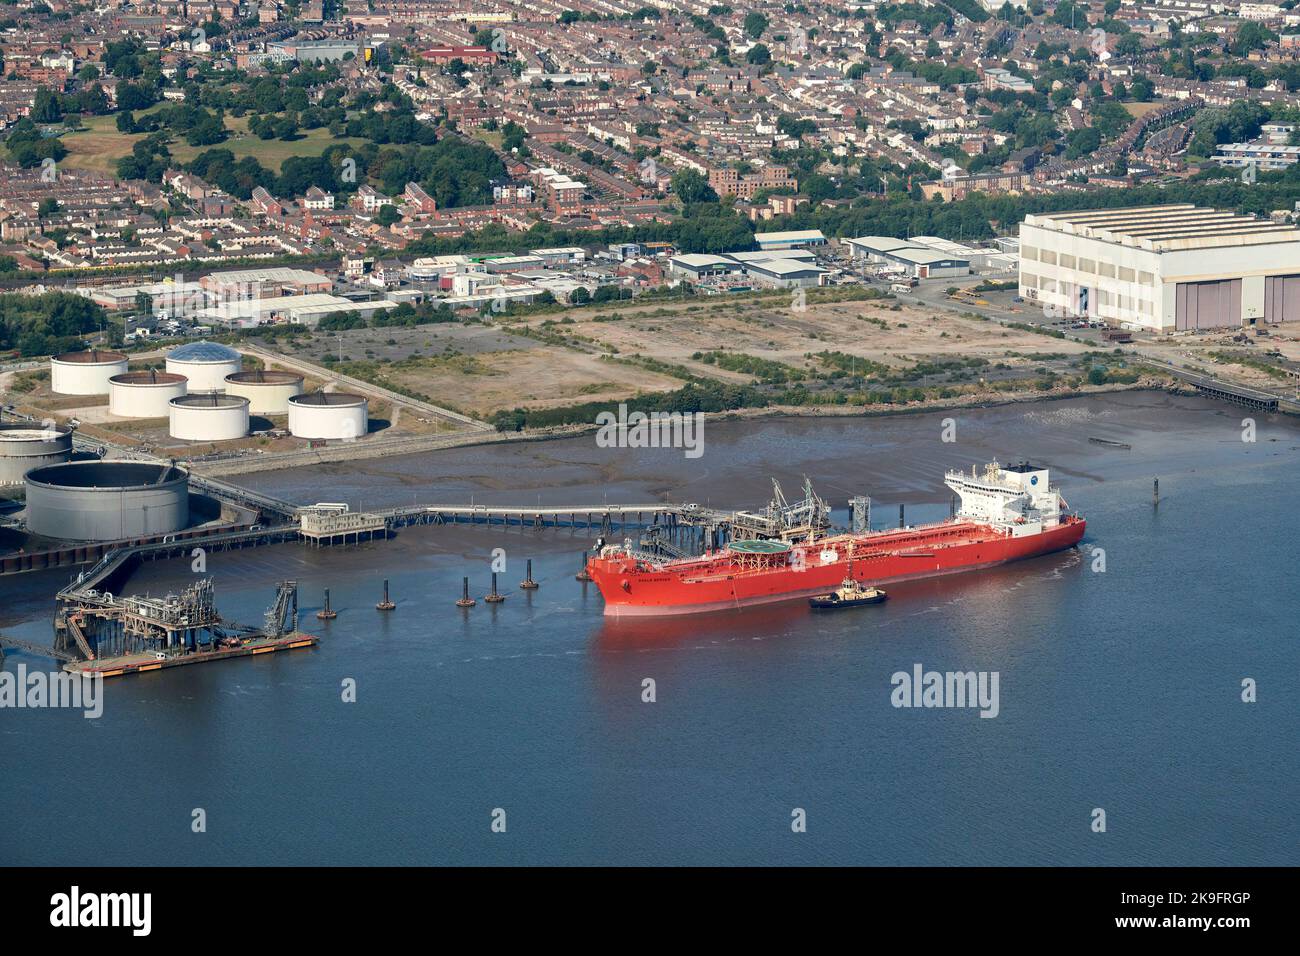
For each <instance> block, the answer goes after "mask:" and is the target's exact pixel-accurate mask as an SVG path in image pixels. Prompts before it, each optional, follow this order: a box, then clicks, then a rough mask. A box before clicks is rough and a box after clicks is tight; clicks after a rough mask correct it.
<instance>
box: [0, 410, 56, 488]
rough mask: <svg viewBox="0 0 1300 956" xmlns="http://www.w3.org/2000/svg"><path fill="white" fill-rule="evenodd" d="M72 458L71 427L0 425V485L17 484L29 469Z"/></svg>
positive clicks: (20, 424) (20, 482)
mask: <svg viewBox="0 0 1300 956" xmlns="http://www.w3.org/2000/svg"><path fill="white" fill-rule="evenodd" d="M71 457H72V429H70V428H64V427H63V426H61V425H37V424H31V425H26V424H22V423H14V422H10V423H7V424H3V425H0V485H21V484H22V483H23V475H25V474H27V472H29V471H31V470H32V469H33V468H41V467H43V466H45V465H57V464H59V463H60V462H64V461H67V460H68V459H69V458H71Z"/></svg>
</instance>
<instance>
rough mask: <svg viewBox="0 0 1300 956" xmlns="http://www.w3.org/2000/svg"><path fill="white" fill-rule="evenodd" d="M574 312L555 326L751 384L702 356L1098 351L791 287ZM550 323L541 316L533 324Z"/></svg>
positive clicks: (789, 360)
mask: <svg viewBox="0 0 1300 956" xmlns="http://www.w3.org/2000/svg"><path fill="white" fill-rule="evenodd" d="M895 307H897V308H898V311H894V308H895ZM565 317H566V318H568V319H572V320H573V325H571V326H570V325H568V324H565V325H563V326H560V327H553V328H555V329H556V330H557V331H561V332H564V333H572V334H576V335H579V336H583V337H585V338H589V339H592V340H594V341H595V343H597V345H598V347H599V348H600V349H601V350H603V351H608V352H612V353H615V354H618V355H623V356H627V355H641V356H645V357H650V358H654V359H658V360H660V361H663V362H668V363H671V364H675V365H682V366H684V367H686V368H688V369H689V370H690V371H691V372H692V373H694V374H697V375H701V376H705V377H712V378H717V379H719V380H723V381H730V382H747V381H749V380H751V379H752V376H751V375H747V374H744V373H740V372H731V371H726V370H723V369H720V368H718V367H717V366H716V365H713V364H707V363H705V362H703V361H700V360H698V359H696V358H694V357H693V356H695V355H696V354H697V353H707V352H711V351H719V350H721V351H734V352H740V353H744V354H747V355H754V356H758V357H759V358H762V359H766V360H769V361H774V362H780V363H782V364H785V365H789V366H792V367H795V368H803V369H811V368H815V367H816V366H817V365H818V363H817V362H816V361H815V360H812V359H809V358H808V357H807V356H808V355H810V354H815V353H818V352H823V351H831V352H835V351H838V352H843V353H845V354H848V355H855V356H858V357H859V358H863V359H867V360H869V361H873V362H880V363H883V364H885V365H889V366H892V367H895V368H899V369H905V368H908V367H911V366H912V365H914V364H916V363H917V362H919V361H944V360H952V359H957V358H963V359H964V358H971V357H978V358H985V359H988V360H989V361H990V362H996V361H1004V362H1007V363H1008V364H1012V365H1014V364H1026V365H1028V364H1034V363H1035V362H1036V361H1038V360H1037V359H1036V358H1034V356H1038V355H1045V354H1062V353H1063V354H1067V355H1072V356H1073V355H1081V354H1083V353H1084V352H1086V351H1088V349H1087V347H1086V346H1084V345H1082V344H1080V343H1077V342H1068V341H1062V340H1059V339H1052V338H1049V337H1047V336H1044V335H1040V334H1037V333H1034V332H1022V331H1018V330H1014V329H1006V328H1003V327H1002V326H999V325H998V324H996V323H994V322H988V321H983V320H981V319H978V318H971V317H966V316H961V315H954V314H951V313H947V312H940V311H937V310H934V309H930V308H928V307H925V306H919V305H914V304H911V303H907V302H896V301H893V300H889V299H880V300H875V301H842V302H823V301H818V300H816V299H814V298H813V297H811V296H810V297H809V299H808V301H807V304H806V307H805V308H804V309H802V310H800V309H796V308H794V307H793V306H792V304H791V301H790V297H789V296H788V295H785V294H783V295H779V296H768V297H762V298H756V299H745V300H723V301H708V300H706V301H704V302H698V301H697V302H691V303H688V304H673V305H667V306H663V305H661V306H654V307H637V308H628V307H624V308H615V307H605V308H603V309H602V308H600V307H594V308H588V309H579V310H573V311H570V312H568V313H566V314H565ZM543 321H545V320H544V319H534V320H531V321H530V322H529V324H530V325H532V326H537V325H539V324H541V322H543Z"/></svg>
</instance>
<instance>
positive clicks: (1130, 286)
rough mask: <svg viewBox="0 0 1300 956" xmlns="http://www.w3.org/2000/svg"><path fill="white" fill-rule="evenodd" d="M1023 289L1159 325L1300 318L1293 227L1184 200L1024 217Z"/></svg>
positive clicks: (1090, 312)
mask: <svg viewBox="0 0 1300 956" xmlns="http://www.w3.org/2000/svg"><path fill="white" fill-rule="evenodd" d="M1020 294H1021V295H1022V296H1023V297H1024V298H1025V299H1027V300H1031V301H1037V302H1039V303H1041V304H1042V305H1043V306H1044V308H1045V309H1048V310H1054V311H1057V312H1059V314H1062V315H1079V316H1089V317H1092V318H1097V319H1101V320H1104V321H1107V322H1111V323H1114V324H1118V325H1123V326H1128V327H1132V328H1144V329H1150V330H1152V331H1156V332H1175V331H1180V332H1181V331H1196V330H1203V329H1221V328H1237V327H1240V326H1243V325H1246V326H1249V325H1254V324H1256V323H1257V322H1262V323H1277V322H1283V321H1288V320H1295V319H1297V318H1300V231H1297V230H1296V229H1295V227H1293V226H1289V225H1283V224H1278V223H1274V222H1271V221H1268V220H1260V219H1255V218H1253V217H1250V216H1239V215H1237V214H1236V213H1233V212H1230V211H1219V210H1214V209H1203V208H1198V207H1196V206H1192V205H1187V204H1175V205H1167V206H1142V207H1137V208H1133V209H1112V210H1092V211H1081V212H1060V213H1047V214H1041V215H1033V216H1026V217H1025V221H1024V223H1023V224H1022V225H1021V227H1020Z"/></svg>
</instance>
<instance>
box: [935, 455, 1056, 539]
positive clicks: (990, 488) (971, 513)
mask: <svg viewBox="0 0 1300 956" xmlns="http://www.w3.org/2000/svg"><path fill="white" fill-rule="evenodd" d="M944 484H946V485H947V486H948V487H949V488H951V489H952V490H953V491H954V492H956V493H957V495H958V497H960V498H961V505H960V507H959V508H958V509H957V516H958V517H960V518H968V519H970V520H972V521H979V522H982V523H985V524H990V525H992V526H994V527H996V528H1002V529H1004V530H1007V531H1010V532H1011V533H1012V534H1014V535H1016V536H1020V535H1026V534H1037V533H1039V532H1040V531H1042V530H1043V529H1044V528H1051V527H1055V526H1056V525H1057V524H1059V523H1060V519H1061V504H1062V503H1061V495H1060V492H1059V490H1058V489H1057V488H1056V486H1054V485H1052V484H1051V482H1050V480H1049V478H1048V470H1047V469H1046V468H1038V467H1036V466H1034V465H1031V464H1029V463H1028V462H1024V461H1022V462H1018V463H1017V464H1014V465H1009V466H1006V467H1003V466H1001V465H999V464H998V463H997V462H996V461H994V462H990V463H989V464H988V465H985V466H984V471H983V472H982V473H981V472H980V471H979V470H978V469H977V468H976V467H975V466H973V465H972V466H971V470H970V474H967V473H965V472H963V471H949V472H947V473H946V474H945V475H944Z"/></svg>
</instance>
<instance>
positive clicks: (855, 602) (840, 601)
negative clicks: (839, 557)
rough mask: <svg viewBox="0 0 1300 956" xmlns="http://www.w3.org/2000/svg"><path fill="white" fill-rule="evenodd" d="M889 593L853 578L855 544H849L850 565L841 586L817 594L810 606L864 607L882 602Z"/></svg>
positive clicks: (820, 609) (825, 607)
mask: <svg viewBox="0 0 1300 956" xmlns="http://www.w3.org/2000/svg"><path fill="white" fill-rule="evenodd" d="M887 597H889V595H888V594H887V593H886V592H885V591H884V590H883V589H881V588H873V587H867V586H866V585H864V584H862V583H860V582H858V581H856V580H854V578H853V545H852V544H850V545H849V567H848V571H847V573H846V574H845V576H844V580H843V581H841V582H840V586H839V587H838V588H836V589H835V590H834V591H832V592H831V593H830V594H817V595H814V596H813V597H810V598H809V599H808V606H809V607H810V608H813V609H814V610H818V611H831V610H836V609H838V608H842V607H862V606H863V605H864V604H880V603H882V602H883V601H884V600H885V599H886V598H887Z"/></svg>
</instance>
